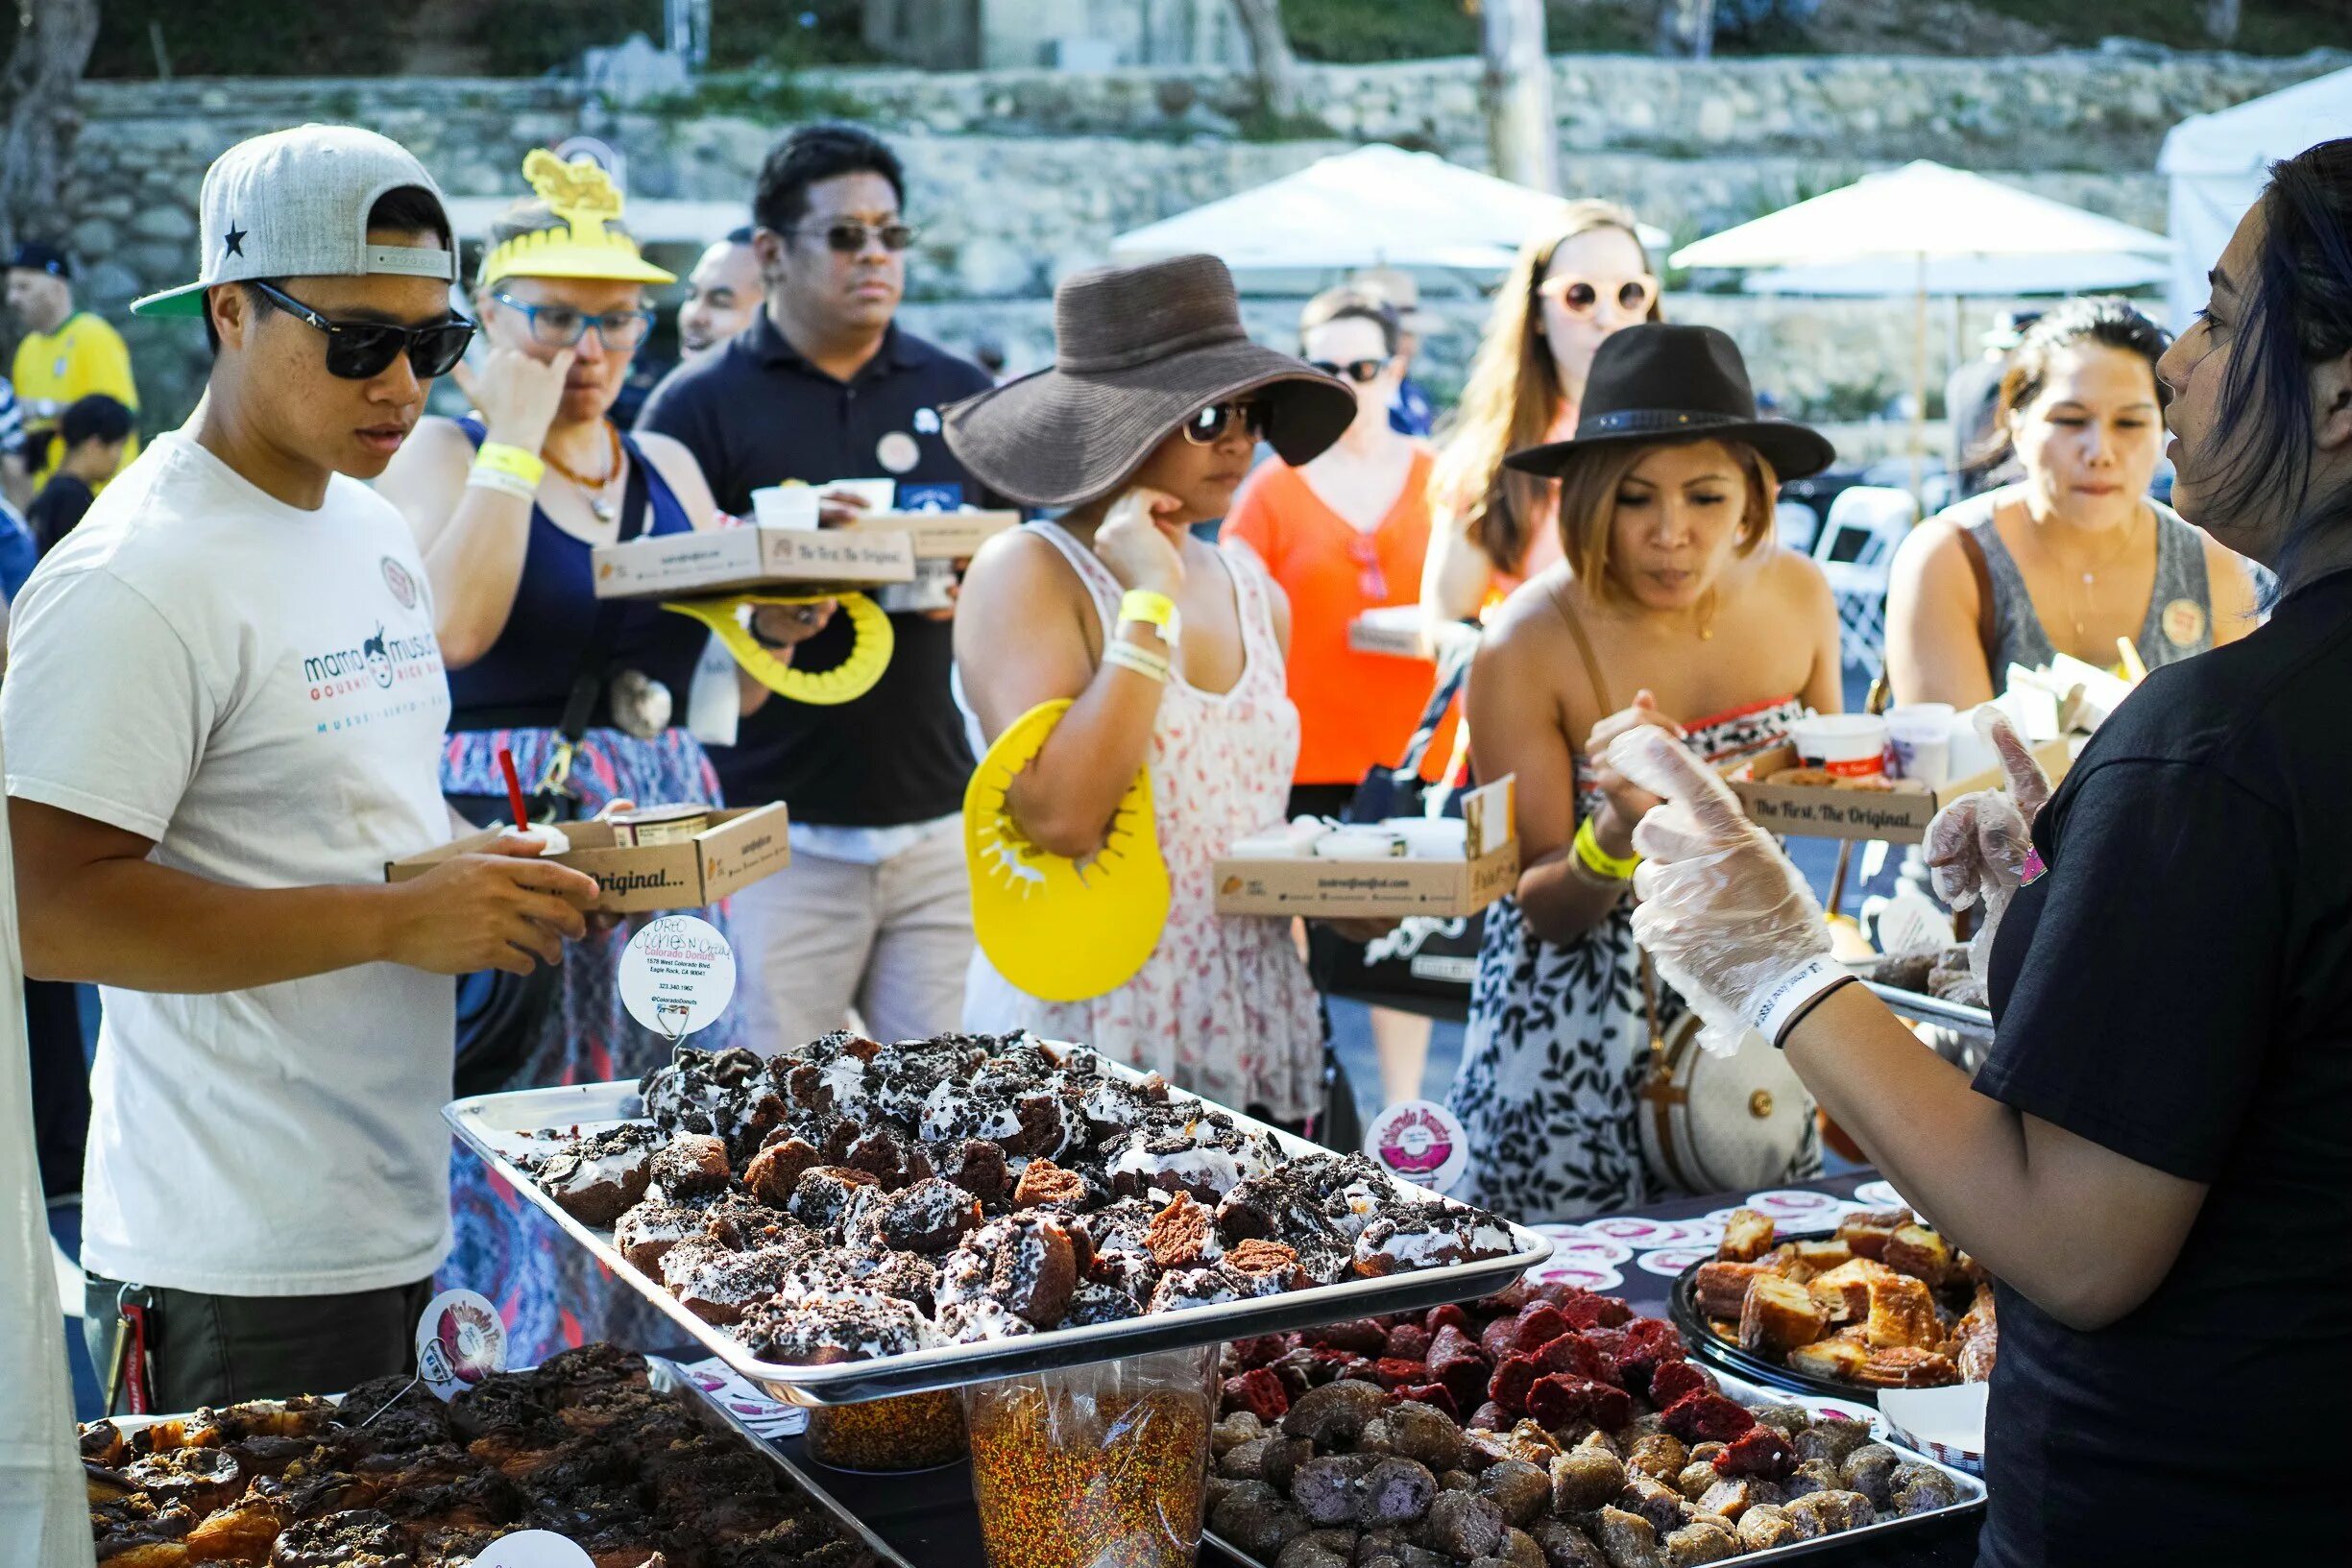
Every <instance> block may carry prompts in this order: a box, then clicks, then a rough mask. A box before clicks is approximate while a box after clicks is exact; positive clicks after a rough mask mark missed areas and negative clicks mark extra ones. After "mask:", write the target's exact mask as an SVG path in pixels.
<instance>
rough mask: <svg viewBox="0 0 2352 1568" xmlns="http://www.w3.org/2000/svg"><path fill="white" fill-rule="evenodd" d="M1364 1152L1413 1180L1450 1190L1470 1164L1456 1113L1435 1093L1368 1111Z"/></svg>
mask: <svg viewBox="0 0 2352 1568" xmlns="http://www.w3.org/2000/svg"><path fill="white" fill-rule="evenodd" d="M1364 1152H1365V1153H1366V1154H1369V1155H1370V1156H1371V1157H1372V1158H1373V1159H1375V1160H1378V1161H1379V1162H1380V1163H1381V1164H1382V1165H1383V1166H1385V1167H1387V1168H1388V1169H1389V1170H1393V1171H1394V1172H1395V1173H1396V1174H1397V1175H1399V1176H1402V1177H1403V1178H1404V1179H1405V1180H1407V1181H1409V1182H1412V1183H1414V1184H1415V1185H1416V1186H1419V1187H1426V1188H1429V1189H1431V1190H1432V1191H1434V1192H1440V1193H1443V1192H1448V1191H1451V1190H1452V1188H1453V1185H1454V1183H1455V1182H1457V1181H1460V1180H1461V1179H1462V1172H1463V1171H1465V1170H1467V1169H1469V1164H1470V1145H1469V1138H1468V1136H1467V1134H1466V1133H1465V1132H1464V1131H1463V1128H1462V1122H1461V1119H1460V1118H1458V1117H1456V1116H1455V1115H1454V1113H1453V1112H1451V1111H1449V1110H1447V1109H1446V1108H1445V1107H1444V1106H1443V1105H1441V1104H1439V1103H1438V1102H1437V1101H1436V1100H1434V1099H1408V1100H1402V1101H1400V1102H1398V1103H1397V1104H1394V1105H1392V1106H1390V1107H1389V1108H1388V1109H1387V1110H1385V1111H1382V1112H1381V1113H1380V1114H1379V1115H1378V1116H1376V1117H1373V1118H1372V1121H1371V1125H1370V1126H1369V1127H1367V1128H1365V1129H1364Z"/></svg>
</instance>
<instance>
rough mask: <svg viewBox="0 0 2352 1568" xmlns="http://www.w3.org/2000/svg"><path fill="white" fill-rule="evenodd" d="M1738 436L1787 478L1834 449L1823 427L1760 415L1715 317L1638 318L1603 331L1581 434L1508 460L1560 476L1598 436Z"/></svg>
mask: <svg viewBox="0 0 2352 1568" xmlns="http://www.w3.org/2000/svg"><path fill="white" fill-rule="evenodd" d="M1679 441H1736V442H1742V443H1744V444H1746V445H1747V446H1753V447H1755V448H1756V449H1757V450H1758V451H1759V452H1761V453H1763V454H1764V461H1766V462H1767V463H1770V464H1771V465H1772V470H1773V472H1774V473H1776V474H1778V475H1779V476H1780V477H1781V478H1782V479H1802V478H1804V477H1805V476H1806V474H1809V473H1819V472H1820V471H1821V470H1824V469H1826V468H1828V467H1829V466H1830V465H1831V463H1833V462H1835V461H1836V460H1837V449H1836V448H1835V447H1833V446H1831V445H1830V443H1829V440H1828V438H1826V437H1824V436H1823V435H1821V434H1820V433H1819V432H1818V431H1814V430H1808V429H1806V427H1805V426H1804V425H1802V424H1793V423H1791V422H1788V421H1787V420H1767V419H1759V418H1758V417H1757V413H1756V393H1755V391H1754V389H1752V388H1751V387H1750V386H1749V385H1748V367H1747V364H1746V363H1745V362H1744V361H1743V360H1741V358H1740V357H1739V346H1738V345H1737V344H1735V343H1734V342H1733V341H1732V340H1731V339H1730V338H1729V337H1728V336H1726V335H1725V334H1724V333H1722V332H1719V331H1717V330H1716V329H1715V328H1714V327H1711V326H1669V325H1667V324H1666V323H1663V322H1641V323H1637V324H1636V325H1635V326H1628V327H1625V328H1623V329H1622V330H1619V331H1616V332H1612V333H1611V334H1610V335H1609V336H1608V337H1606V338H1603V339H1602V340H1601V347H1600V350H1599V351H1598V352H1597V353H1595V354H1594V355H1593V356H1592V372H1591V374H1589V375H1588V376H1587V377H1586V378H1585V400H1584V402H1583V403H1582V404H1580V405H1579V406H1578V408H1577V411H1576V434H1575V435H1574V436H1572V437H1570V438H1569V439H1568V440H1566V441H1551V442H1546V443H1544V444H1543V445H1542V446H1530V447H1528V448H1527V449H1526V450H1524V451H1517V452H1513V453H1512V454H1511V455H1510V456H1508V457H1506V458H1504V459H1503V466H1504V467H1505V468H1512V469H1517V470H1519V471H1520V472H1522V473H1540V474H1546V475H1552V476H1557V475H1558V474H1559V473H1560V472H1561V471H1562V470H1564V469H1565V468H1566V467H1567V465H1568V462H1569V460H1570V459H1571V458H1573V457H1574V456H1576V455H1577V454H1578V453H1580V452H1586V451H1589V450H1591V449H1592V448H1594V447H1596V446H1629V445H1654V444H1657V443H1661V442H1679Z"/></svg>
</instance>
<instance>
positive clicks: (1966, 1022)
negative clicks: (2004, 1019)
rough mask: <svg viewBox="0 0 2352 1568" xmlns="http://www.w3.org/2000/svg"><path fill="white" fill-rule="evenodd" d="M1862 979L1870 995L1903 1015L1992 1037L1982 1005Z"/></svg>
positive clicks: (1970, 1034)
mask: <svg viewBox="0 0 2352 1568" xmlns="http://www.w3.org/2000/svg"><path fill="white" fill-rule="evenodd" d="M1862 983H1863V984H1864V985H1867V986H1869V987H1870V992H1871V995H1873V996H1875V997H1877V998H1878V999H1879V1001H1883V1002H1885V1003H1886V1005H1887V1006H1888V1007H1889V1008H1891V1009H1892V1010H1893V1011H1894V1012H1895V1013H1897V1014H1898V1015H1900V1016H1902V1017H1903V1018H1908V1019H1912V1020H1914V1021H1916V1022H1918V1023H1921V1024H1938V1025H1942V1026H1944V1027H1945V1028H1948V1029H1951V1030H1952V1031H1953V1032H1954V1033H1956V1034H1961V1035H1965V1036H1967V1037H1968V1038H1969V1039H1971V1040H1981V1041H1990V1040H1991V1039H1992V1038H1993V1015H1992V1014H1991V1013H1990V1012H1987V1011H1986V1010H1985V1009H1984V1008H1982V1007H1969V1006H1964V1005H1962V1004H1961V1003H1959V1002H1956V1001H1943V1000H1941V999H1940V998H1936V997H1930V996H1928V995H1926V994H1924V993H1922V992H1918V991H1903V990H1899V989H1897V988H1896V987H1894V986H1891V985H1879V984H1877V983H1875V982H1873V981H1870V980H1864V981H1863V982H1862Z"/></svg>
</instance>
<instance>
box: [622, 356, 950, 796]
mask: <svg viewBox="0 0 2352 1568" xmlns="http://www.w3.org/2000/svg"><path fill="white" fill-rule="evenodd" d="M989 384H990V383H989V379H988V374H987V372H985V371H983V370H982V369H981V368H980V367H979V366H977V365H972V364H967V363H966V362H965V361H963V360H960V359H958V358H956V357H955V356H954V355H952V354H949V353H947V352H945V351H944V350H940V349H938V348H935V347H934V346H933V345H931V344H929V343H926V342H924V341H923V340H922V339H921V338H918V337H916V336H914V335H913V334H912V333H910V332H904V331H901V330H900V329H899V328H898V327H896V326H892V327H890V328H889V330H888V331H887V332H886V333H885V336H884V338H883V343H882V347H881V349H880V350H877V351H876V352H875V355H874V357H873V358H872V359H870V360H868V361H867V362H866V364H865V366H864V367H863V368H862V369H861V370H860V371H859V372H858V374H856V375H855V376H853V377H851V378H850V379H849V380H848V381H846V382H842V381H837V380H836V379H834V378H833V377H832V376H831V375H828V374H825V373H824V372H823V371H821V370H819V369H817V368H816V367H815V366H814V365H812V364H811V363H810V362H809V361H808V360H807V359H805V358H803V357H802V356H801V354H800V352H799V350H796V349H794V348H793V347H792V346H791V344H790V343H788V342H787V341H786V340H785V337H784V334H783V333H781V332H779V331H777V330H776V325H775V323H774V322H773V321H771V320H769V319H768V316H767V313H766V312H765V311H763V312H761V314H760V315H759V317H758V318H757V319H756V320H755V321H754V322H753V323H752V325H751V326H749V327H748V328H746V329H745V330H744V331H743V332H742V333H741V334H740V336H738V337H736V338H734V339H732V340H730V341H729V342H728V344H727V346H726V347H725V348H723V349H721V350H718V351H717V352H716V353H714V354H711V355H709V356H708V357H706V358H704V359H701V360H698V361H696V362H695V363H693V364H691V365H683V366H680V367H679V368H678V369H677V370H676V371H673V372H672V373H671V374H669V375H668V376H667V378H666V379H665V380H664V381H663V382H662V384H661V385H660V386H658V387H656V388H655V389H654V392H653V396H652V397H651V398H647V399H646V401H645V409H644V412H643V414H642V415H640V416H639V418H638V428H639V429H642V430H655V431H659V432H660V433H662V434H663V435H666V436H673V437H675V438H676V439H677V440H679V441H682V442H684V443H685V444H686V446H687V448H688V450H690V451H691V452H692V453H693V454H694V456H695V458H696V460H697V461H699V462H700V463H701V465H702V472H703V476H704V477H705V478H707V479H708V480H710V482H711V492H712V494H713V495H715V496H716V497H717V500H718V504H719V507H720V508H721V509H722V510H724V511H727V512H730V513H733V514H735V515H736V516H738V517H749V516H750V515H751V493H752V492H753V491H755V490H759V489H762V488H764V487H765V486H768V485H778V484H782V483H784V482H785V481H786V480H788V479H799V480H804V481H806V482H808V483H811V484H817V483H822V482H823V481H825V480H827V479H858V478H887V479H896V480H897V481H899V483H900V484H902V485H906V484H936V485H957V486H960V487H961V489H962V498H963V500H964V501H965V502H966V503H968V504H970V505H974V506H985V505H992V504H996V497H995V496H993V495H988V494H986V493H984V492H982V490H981V489H980V488H979V487H978V486H977V485H976V484H975V483H974V482H973V481H972V479H971V478H970V476H969V475H967V474H966V473H965V472H964V470H963V465H962V464H960V463H958V462H957V461H956V459H955V457H954V456H953V455H952V454H951V453H950V452H949V451H948V449H947V442H946V440H945V439H944V438H943V437H942V436H941V434H940V427H939V409H940V408H941V407H942V406H944V405H945V404H948V403H952V402H955V401H956V400H957V399H958V398H968V397H970V396H972V395H973V394H974V393H976V392H981V391H983V390H985V389H986V388H987V387H988V385H989ZM909 442H911V443H912V445H913V451H914V461H913V463H912V464H907V463H906V461H905V456H904V454H905V451H906V449H907V444H908V443H909ZM885 457H888V458H893V459H895V460H896V463H897V464H898V466H897V467H893V466H892V465H891V464H890V463H888V462H885ZM890 626H891V631H892V632H893V633H894V634H895V635H896V638H897V644H898V645H897V651H896V652H895V653H894V654H892V655H891V658H890V663H889V667H888V668H887V669H885V671H884V672H883V677H882V679H881V680H880V681H879V682H877V683H876V684H875V686H874V688H873V689H872V690H871V691H868V692H867V693H866V694H865V695H864V696H862V697H860V698H858V699H857V700H856V701H854V702H845V703H840V704H837V705H836V706H833V707H817V706H813V705H811V704H808V703H797V702H788V701H785V700H782V699H779V700H777V701H773V702H769V703H766V704H764V705H763V706H762V708H761V709H760V711H759V712H756V713H751V714H748V715H746V716H745V717H744V719H743V722H742V727H741V729H740V732H739V733H738V736H737V743H736V744H735V745H733V746H716V747H713V748H712V751H711V759H712V761H713V762H714V763H715V765H716V766H717V769H718V777H719V782H720V783H721V784H724V785H725V787H726V791H727V799H728V800H729V801H731V802H734V803H737V804H752V803H756V802H762V801H774V800H780V801H783V802H785V803H786V805H787V806H788V807H789V808H791V812H792V818H793V820H794V821H796V822H808V823H820V824H830V825H834V826H837V827H850V828H884V827H898V826H902V825H904V824H908V823H914V822H927V821H929V820H931V819H933V818H934V817H942V816H946V815H949V814H950V813H952V812H954V811H956V810H958V809H959V808H961V806H962V804H963V789H964V784H965V782H966V781H967V780H969V779H970V778H971V776H972V751H971V747H970V746H969V745H968V744H967V743H966V741H965V739H964V727H963V719H962V716H961V714H959V713H958V712H957V709H956V704H955V700H954V698H953V697H952V696H951V695H950V693H949V688H948V674H949V671H950V669H951V668H952V666H953V664H954V663H955V649H954V644H953V634H954V628H953V627H952V626H951V625H950V624H949V623H948V622H946V621H939V620H932V619H929V618H927V617H925V616H923V615H911V614H909V615H892V616H891V617H890ZM849 640H850V639H849V624H848V619H847V617H846V616H837V617H836V618H835V621H834V624H833V625H831V626H829V627H827V628H826V629H825V630H824V631H822V632H820V633H818V634H817V635H816V636H815V637H813V638H812V639H809V641H808V642H806V643H804V644H802V647H801V650H800V652H799V653H798V654H797V655H796V656H795V663H800V664H803V665H805V666H806V667H808V668H811V669H828V668H831V667H832V666H833V665H834V664H836V663H839V662H840V660H841V659H842V658H843V657H844V656H845V655H846V653H847V651H848V648H849Z"/></svg>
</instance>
